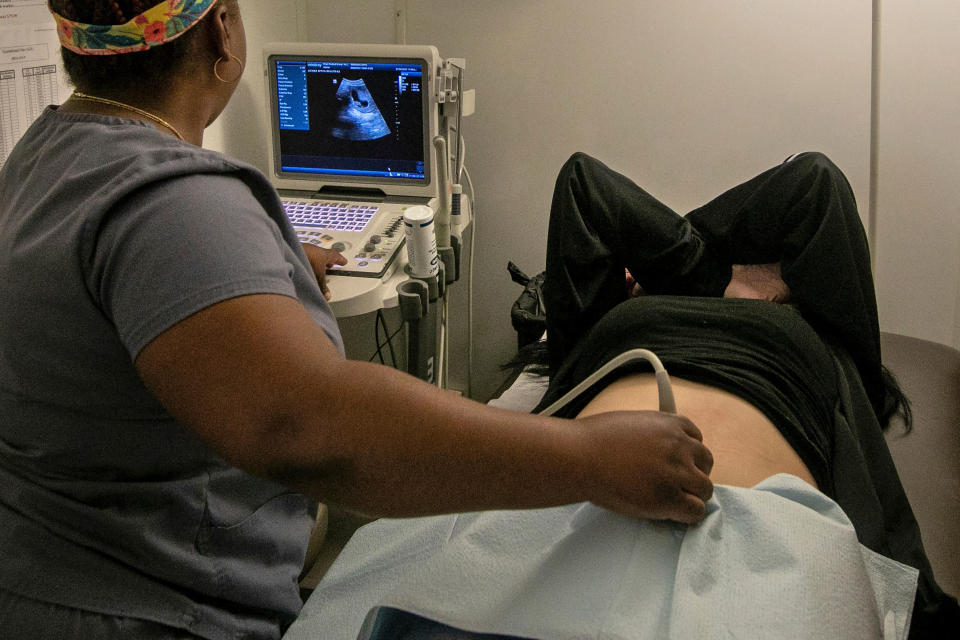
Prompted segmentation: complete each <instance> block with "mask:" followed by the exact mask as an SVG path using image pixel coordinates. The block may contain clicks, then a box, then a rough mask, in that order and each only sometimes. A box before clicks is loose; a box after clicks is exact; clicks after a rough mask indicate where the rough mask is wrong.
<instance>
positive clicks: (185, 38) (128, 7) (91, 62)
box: [49, 0, 239, 95]
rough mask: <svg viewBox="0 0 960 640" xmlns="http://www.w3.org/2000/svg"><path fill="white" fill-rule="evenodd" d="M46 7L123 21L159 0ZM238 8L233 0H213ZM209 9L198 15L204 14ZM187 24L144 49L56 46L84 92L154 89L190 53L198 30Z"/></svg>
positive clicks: (65, 0)
mask: <svg viewBox="0 0 960 640" xmlns="http://www.w3.org/2000/svg"><path fill="white" fill-rule="evenodd" d="M49 4H50V8H51V9H52V10H53V11H55V12H56V13H58V14H60V15H61V16H63V17H64V18H67V19H68V20H73V21H75V22H83V23H86V24H103V25H114V24H124V23H125V22H127V21H128V20H132V19H133V18H135V17H136V16H138V15H139V14H141V13H143V12H144V11H146V10H147V9H149V8H150V7H153V6H155V5H157V4H159V0H49ZM217 4H222V5H224V6H226V7H227V9H228V10H231V11H233V10H237V11H239V8H238V4H237V0H217ZM212 15H213V12H212V11H211V12H210V13H209V14H207V15H206V16H204V18H203V20H210V19H211V17H212ZM199 27H200V25H199V24H197V25H193V26H192V27H191V28H190V29H188V30H187V31H186V32H184V33H183V35H181V36H180V37H178V38H176V39H174V40H171V41H170V42H167V43H165V44H162V45H159V46H156V47H153V48H151V49H148V50H146V51H137V52H134V53H122V54H118V55H105V56H104V55H101V56H94V55H82V54H79V53H74V52H73V51H70V50H69V49H66V48H63V47H61V48H60V51H61V54H62V55H63V67H64V69H65V70H66V72H67V75H68V76H69V77H70V81H71V82H73V84H74V86H76V87H77V89H79V90H80V91H83V92H84V93H91V94H94V95H104V94H107V95H109V94H110V93H112V92H115V91H116V90H117V88H119V87H133V86H140V87H142V88H144V89H145V90H151V91H158V90H161V88H162V87H163V85H164V84H166V83H167V82H169V81H170V79H171V78H172V77H173V76H174V75H175V74H176V73H177V72H178V71H180V70H182V65H183V63H184V62H186V61H187V60H189V59H190V57H189V54H190V53H191V52H192V51H193V47H194V44H195V42H196V39H197V37H198V35H199V33H200V28H199Z"/></svg>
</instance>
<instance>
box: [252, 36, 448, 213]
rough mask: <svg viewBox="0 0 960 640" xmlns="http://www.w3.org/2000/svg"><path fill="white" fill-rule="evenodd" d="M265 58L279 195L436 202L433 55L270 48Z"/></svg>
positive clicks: (412, 49) (406, 49)
mask: <svg viewBox="0 0 960 640" xmlns="http://www.w3.org/2000/svg"><path fill="white" fill-rule="evenodd" d="M264 55H265V60H266V73H267V87H268V93H269V102H270V138H271V140H270V142H271V148H270V151H271V165H270V166H271V172H272V173H271V176H270V177H271V180H272V181H273V183H274V186H276V187H277V188H278V189H290V190H297V191H312V192H316V193H317V194H318V195H320V196H322V195H323V194H324V193H337V192H344V191H347V192H349V191H356V192H359V193H365V192H369V193H381V194H383V195H385V196H422V197H427V198H430V197H434V196H436V195H437V192H438V189H437V168H436V153H435V151H434V145H433V142H432V141H433V138H434V136H436V135H437V130H438V125H437V103H436V99H435V97H434V95H435V93H436V91H435V87H434V84H435V78H436V72H437V69H438V67H439V63H440V61H439V55H438V53H437V50H436V49H435V48H434V47H429V46H418V45H357V44H316V43H294V44H271V45H267V46H266V47H265V49H264Z"/></svg>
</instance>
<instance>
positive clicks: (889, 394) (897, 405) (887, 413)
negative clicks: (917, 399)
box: [877, 366, 913, 433]
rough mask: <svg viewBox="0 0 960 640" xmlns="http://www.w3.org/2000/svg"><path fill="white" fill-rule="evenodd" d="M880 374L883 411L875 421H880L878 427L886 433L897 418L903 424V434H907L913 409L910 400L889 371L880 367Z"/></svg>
mask: <svg viewBox="0 0 960 640" xmlns="http://www.w3.org/2000/svg"><path fill="white" fill-rule="evenodd" d="M881 374H882V376H883V389H884V395H883V411H881V412H880V415H878V416H877V420H879V421H880V426H881V427H882V428H883V429H884V431H886V430H887V428H888V427H889V426H890V424H891V423H892V422H893V419H894V418H896V417H898V416H899V417H900V421H901V422H902V423H903V430H904V432H905V433H909V432H910V430H911V429H913V409H912V408H911V407H910V399H909V398H908V397H907V394H905V393H904V392H903V389H901V388H900V383H899V382H897V379H896V378H895V377H894V376H893V374H892V373H890V370H889V369H887V368H886V367H884V366H881Z"/></svg>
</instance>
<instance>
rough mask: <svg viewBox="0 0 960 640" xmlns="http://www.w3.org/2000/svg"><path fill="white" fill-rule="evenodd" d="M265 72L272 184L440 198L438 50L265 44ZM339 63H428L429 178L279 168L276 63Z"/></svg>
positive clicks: (425, 97)
mask: <svg viewBox="0 0 960 640" xmlns="http://www.w3.org/2000/svg"><path fill="white" fill-rule="evenodd" d="M263 54H264V74H265V75H266V85H267V87H266V88H267V101H268V103H269V108H270V122H269V123H268V124H269V135H268V138H269V145H268V154H269V155H268V158H267V161H268V162H267V166H268V167H269V168H270V175H269V177H270V180H271V182H272V183H273V185H274V187H276V188H277V189H290V190H297V191H319V192H322V191H324V190H328V191H334V190H343V189H347V190H350V189H356V190H364V189H376V190H377V191H380V192H382V193H383V195H385V196H420V197H427V198H432V197H436V196H437V195H438V187H437V175H438V174H437V154H436V152H435V148H434V145H433V139H434V138H435V137H436V136H437V135H438V130H439V123H438V119H439V116H438V109H437V98H436V87H435V85H436V77H437V71H438V70H439V68H440V55H439V53H438V52H437V49H436V47H433V46H428V45H382V44H352V43H351V44H345V43H304V42H295V43H289V42H288V43H271V44H267V45H265V46H264V49H263ZM309 59H316V60H337V61H367V62H375V63H383V62H389V63H406V64H410V63H417V64H423V65H424V67H423V69H424V74H423V80H422V87H423V96H422V100H423V108H424V110H425V113H426V114H427V117H426V126H425V127H424V131H423V141H422V144H423V157H424V174H425V176H424V179H423V180H420V179H416V178H398V179H391V180H388V181H385V180H384V179H383V178H381V177H368V176H342V175H327V174H304V173H299V172H286V171H283V170H282V168H281V167H280V166H279V159H280V149H279V146H280V140H279V135H278V134H279V127H278V125H277V122H278V120H279V114H278V109H279V107H278V105H277V97H276V96H277V90H276V89H277V88H276V82H277V81H276V74H275V73H274V66H273V63H274V61H275V60H309Z"/></svg>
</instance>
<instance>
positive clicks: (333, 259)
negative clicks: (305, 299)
mask: <svg viewBox="0 0 960 640" xmlns="http://www.w3.org/2000/svg"><path fill="white" fill-rule="evenodd" d="M300 246H302V247H303V251H304V253H306V254H307V260H309V261H310V266H311V267H313V272H314V273H315V274H316V276H317V283H318V284H319V285H320V290H321V291H323V297H325V298H326V299H327V300H329V299H330V288H329V287H328V286H327V269H329V268H330V267H332V266H333V265H335V264H339V265H345V264H347V259H346V258H345V257H343V254H341V253H340V252H339V251H334V250H333V249H322V248H320V247H318V246H316V245H313V244H308V243H302V244H301V245H300Z"/></svg>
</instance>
